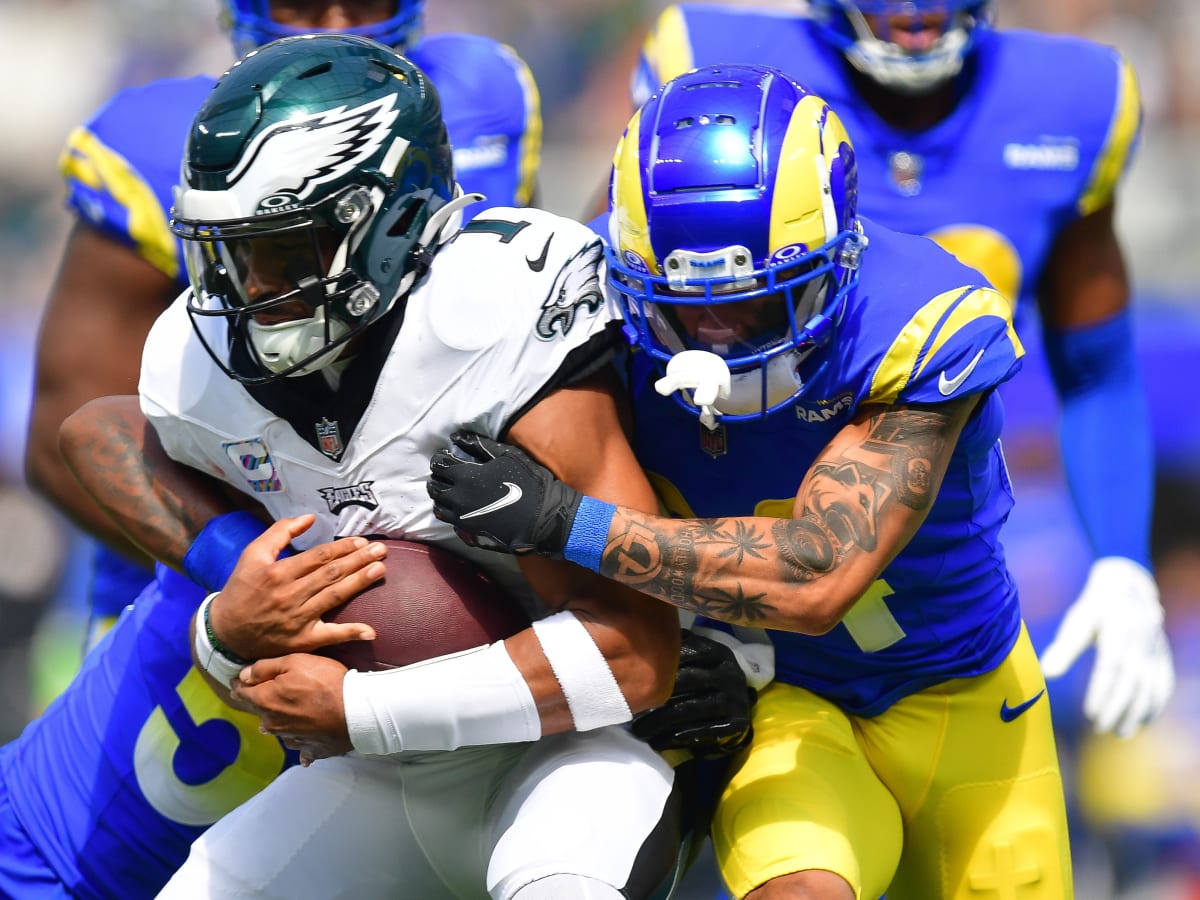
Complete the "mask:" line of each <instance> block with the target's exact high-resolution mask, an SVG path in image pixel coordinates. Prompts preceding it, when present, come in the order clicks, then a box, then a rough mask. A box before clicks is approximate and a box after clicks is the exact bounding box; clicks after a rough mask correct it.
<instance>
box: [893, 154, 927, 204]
mask: <svg viewBox="0 0 1200 900" xmlns="http://www.w3.org/2000/svg"><path fill="white" fill-rule="evenodd" d="M888 164H889V166H890V168H891V170H892V181H893V182H895V184H896V187H897V189H898V190H899V191H900V193H901V195H902V196H905V197H915V196H916V195H917V194H919V193H921V176H922V175H923V174H924V172H925V160H924V159H923V158H922V157H921V156H920V154H917V153H909V152H908V151H907V150H898V151H896V152H895V153H892V154H890V155H889V156H888Z"/></svg>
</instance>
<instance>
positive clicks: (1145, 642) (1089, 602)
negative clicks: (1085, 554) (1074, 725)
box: [1041, 556, 1175, 738]
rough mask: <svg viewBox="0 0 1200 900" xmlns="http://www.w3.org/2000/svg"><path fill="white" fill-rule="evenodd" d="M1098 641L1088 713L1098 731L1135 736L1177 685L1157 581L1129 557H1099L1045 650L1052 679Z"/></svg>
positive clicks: (1085, 705) (1046, 670) (1045, 668)
mask: <svg viewBox="0 0 1200 900" xmlns="http://www.w3.org/2000/svg"><path fill="white" fill-rule="evenodd" d="M1092 644H1095V645H1096V660H1095V664H1094V667H1093V669H1092V678H1091V681H1090V682H1088V688H1087V696H1086V697H1085V698H1084V701H1083V714H1084V715H1085V716H1087V718H1088V720H1089V721H1091V723H1092V726H1093V727H1094V728H1095V729H1096V731H1098V732H1106V731H1115V732H1116V735H1117V737H1122V738H1125V737H1130V736H1132V735H1133V734H1134V733H1135V732H1137V730H1138V729H1139V728H1141V727H1142V726H1143V725H1145V724H1147V723H1148V722H1150V721H1151V720H1153V719H1154V718H1155V717H1156V716H1157V715H1158V714H1159V713H1160V712H1162V709H1163V707H1164V706H1166V704H1167V700H1169V699H1170V697H1171V693H1172V692H1173V691H1174V690H1175V666H1174V663H1173V661H1172V659H1171V647H1170V645H1169V644H1168V643H1167V635H1166V632H1165V631H1164V630H1163V608H1162V604H1160V603H1159V602H1158V587H1157V586H1156V585H1155V583H1154V577H1153V576H1152V575H1151V574H1150V573H1149V572H1148V571H1146V569H1145V567H1143V566H1141V565H1138V564H1137V563H1136V562H1134V561H1133V560H1131V559H1127V558H1125V557H1123V556H1106V557H1103V558H1101V559H1098V560H1096V561H1095V562H1094V563H1093V564H1092V568H1091V570H1090V571H1089V573H1088V579H1087V583H1086V584H1084V586H1083V591H1082V592H1081V593H1080V595H1079V597H1078V598H1077V599H1076V600H1075V602H1074V604H1072V606H1071V608H1070V609H1068V610H1067V612H1066V615H1065V616H1063V620H1062V622H1060V623H1059V626H1058V633H1057V634H1055V636H1054V640H1053V641H1052V642H1051V644H1050V646H1049V647H1047V648H1046V649H1045V651H1044V652H1043V653H1042V658H1041V664H1042V672H1043V673H1044V674H1045V676H1046V677H1047V678H1058V677H1059V676H1060V675H1063V674H1064V673H1065V672H1066V671H1067V670H1068V669H1070V668H1071V666H1072V665H1074V664H1075V661H1076V660H1077V659H1079V657H1080V656H1081V655H1082V654H1083V652H1084V651H1085V650H1086V649H1087V648H1088V647H1090V646H1091V645H1092Z"/></svg>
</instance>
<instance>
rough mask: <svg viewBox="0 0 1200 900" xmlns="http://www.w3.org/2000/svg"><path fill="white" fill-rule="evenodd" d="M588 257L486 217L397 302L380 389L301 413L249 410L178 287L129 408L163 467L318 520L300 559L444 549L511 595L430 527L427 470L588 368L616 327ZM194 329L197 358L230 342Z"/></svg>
mask: <svg viewBox="0 0 1200 900" xmlns="http://www.w3.org/2000/svg"><path fill="white" fill-rule="evenodd" d="M602 260H603V254H602V250H601V246H600V243H599V240H598V239H597V238H596V236H595V234H594V233H592V232H591V231H590V230H589V229H588V228H586V227H585V226H583V225H581V224H579V223H577V222H574V221H572V220H569V219H565V218H562V217H560V216H556V215H553V214H551V213H548V212H544V211H541V210H535V209H520V210H518V209H506V208H499V209H492V210H489V211H488V212H487V213H486V214H484V215H483V216H482V217H480V218H478V219H475V220H474V221H472V222H471V223H470V224H469V225H468V226H467V227H466V228H464V229H463V230H462V231H460V232H459V233H458V234H457V235H456V236H455V237H454V238H453V239H452V240H451V242H449V243H448V244H446V245H444V246H443V247H442V248H440V249H439V251H438V252H437V254H436V255H435V257H434V261H433V264H432V267H431V268H430V271H429V274H428V277H427V278H426V279H425V281H424V282H423V283H422V284H421V285H420V286H419V287H418V288H417V289H416V290H414V291H413V292H412V293H411V294H410V295H409V297H408V301H407V305H406V309H405V311H404V320H403V324H402V325H401V326H400V329H399V331H398V333H397V334H396V337H395V340H394V342H393V344H392V346H391V349H390V351H389V352H388V354H387V357H386V360H385V361H384V362H383V366H382V369H381V370H380V371H379V375H378V378H377V380H375V381H374V383H373V384H367V385H365V386H364V387H363V390H362V394H364V395H367V394H369V396H359V395H358V394H356V393H352V391H353V387H352V385H351V384H350V383H349V382H348V380H347V379H348V377H349V375H350V372H351V371H352V369H350V370H347V372H346V373H344V375H343V381H342V384H341V391H340V394H339V395H338V399H336V400H329V401H327V402H326V403H325V404H322V403H320V402H315V403H313V404H312V405H311V406H309V405H308V404H307V403H306V402H304V401H305V398H304V397H303V395H300V396H298V397H297V396H295V395H298V394H299V392H296V391H291V392H290V393H292V394H293V395H294V396H293V397H292V399H291V403H290V404H287V405H286V407H287V408H286V410H285V412H283V413H280V412H277V411H275V410H277V409H279V407H280V404H278V403H271V401H270V400H269V399H268V400H266V401H264V402H268V403H271V406H272V408H267V407H266V406H264V405H263V404H262V403H261V402H259V400H256V399H255V396H258V397H259V398H260V399H262V398H263V397H264V394H269V393H270V392H269V391H264V392H259V391H257V390H256V389H248V388H246V387H245V386H243V385H242V384H240V383H239V382H237V381H235V380H234V379H232V378H230V377H228V376H226V375H225V374H224V373H223V372H222V371H221V370H220V369H219V368H218V367H217V365H215V364H214V362H213V361H212V359H211V358H210V357H209V355H208V353H207V351H206V350H205V349H204V347H203V345H202V343H201V342H200V340H199V339H198V338H197V336H196V334H195V332H194V330H193V326H192V321H191V318H190V317H189V315H188V312H187V303H188V301H189V299H190V292H185V294H184V295H182V296H181V297H180V298H179V299H177V300H176V301H175V303H174V304H172V306H171V307H170V308H169V309H168V310H167V311H166V312H165V313H164V314H163V315H162V316H161V317H160V318H159V320H158V322H157V323H156V324H155V326H154V328H153V330H152V331H151V332H150V335H149V338H148V340H147V342H146V347H145V350H144V353H143V362H142V374H141V382H140V385H139V389H140V392H141V405H142V410H143V412H144V413H145V414H146V416H147V417H148V418H149V420H150V421H151V422H152V423H153V425H154V428H155V430H156V431H157V432H158V436H159V438H160V440H161V441H162V444H163V447H164V448H165V449H166V452H167V453H168V454H169V455H170V456H171V458H172V459H175V460H177V461H179V462H182V463H185V464H186V465H189V466H192V467H194V468H196V469H199V470H201V471H203V472H205V473H208V474H210V475H214V476H216V477H218V478H220V479H222V480H223V481H226V482H228V483H229V484H231V485H233V486H234V487H236V488H238V489H240V490H242V491H244V492H245V493H247V494H250V495H252V496H253V497H254V499H255V500H257V501H259V502H260V503H261V504H262V505H263V506H264V507H265V508H266V509H267V511H268V512H269V513H270V515H271V517H272V518H276V519H277V518H279V517H282V516H295V515H300V514H302V513H306V512H315V513H316V514H317V522H316V524H315V525H314V526H313V527H312V528H311V529H309V530H308V531H307V532H305V533H304V534H303V535H301V536H300V537H299V538H297V539H296V542H295V543H296V544H297V546H299V547H300V548H301V549H304V548H307V547H310V546H312V545H314V544H317V543H321V542H324V541H328V540H330V539H332V538H334V537H336V536H339V535H350V534H361V535H386V536H390V537H403V538H406V539H408V540H416V541H425V542H430V543H450V544H452V545H453V547H454V549H455V551H456V552H459V553H461V554H463V555H467V556H470V557H471V558H472V559H474V560H475V561H476V562H477V563H479V564H480V565H481V566H483V567H484V568H485V569H486V570H487V571H489V572H490V573H492V574H493V575H494V576H495V577H496V578H497V579H498V580H499V581H500V582H501V583H502V584H504V585H505V586H506V587H507V588H509V589H510V590H514V591H517V592H518V593H522V592H521V590H520V585H521V584H522V582H520V580H519V576H517V575H516V566H515V561H514V560H513V559H512V558H510V557H506V556H503V555H500V554H495V553H487V552H484V551H472V550H471V549H470V548H467V547H466V546H465V545H463V544H462V543H461V541H459V540H458V538H457V537H456V536H455V535H454V532H453V530H452V529H451V528H450V527H449V526H448V525H446V524H444V523H442V522H439V521H438V520H437V519H436V518H434V516H433V504H432V502H431V500H430V499H429V496H428V494H427V492H426V487H425V483H426V479H427V478H428V475H429V460H430V457H431V456H432V454H433V453H434V452H435V451H436V450H438V449H439V448H441V447H445V446H447V445H448V443H449V436H450V434H451V432H453V431H455V430H456V429H459V428H464V427H465V428H470V429H472V430H475V431H478V432H481V433H483V434H486V435H489V436H491V437H499V436H500V435H501V434H502V433H503V432H504V430H505V429H506V428H507V427H508V426H510V425H511V424H512V423H513V422H514V421H515V420H516V419H517V418H518V417H519V416H520V414H521V413H522V412H523V411H524V410H526V409H527V408H528V407H530V406H531V405H533V404H535V403H536V402H537V401H538V400H539V399H541V397H542V396H543V395H544V394H545V393H547V392H548V391H549V390H551V389H553V388H554V387H555V386H557V385H559V384H562V383H564V381H569V380H570V379H571V378H572V376H575V377H577V376H578V375H579V374H581V373H582V372H584V371H586V366H587V365H588V364H589V363H590V364H592V365H594V364H595V362H596V360H597V359H598V358H602V354H603V353H604V352H605V351H606V349H607V348H608V347H610V346H611V345H610V344H609V341H610V340H611V334H612V332H611V330H609V328H608V326H609V325H610V323H612V322H613V321H614V319H615V317H616V313H615V311H614V309H613V308H612V307H611V306H610V304H609V303H608V302H607V301H606V300H605V295H604V292H603V290H602V285H601V278H602V277H603V273H602V271H600V267H601V265H602ZM197 321H198V322H199V324H200V327H201V328H203V329H204V333H205V337H206V339H207V342H208V344H209V346H210V347H213V348H224V347H226V346H227V345H228V341H227V340H226V339H225V329H226V327H227V325H226V321H225V320H224V319H221V318H218V317H209V318H203V317H198V319H197ZM370 327H371V328H383V327H385V326H384V324H383V323H375V324H373V325H372V326H370ZM369 334H370V333H369V332H368V335H369ZM369 339H370V338H369V337H368V340H369ZM223 361H225V362H228V359H227V358H226V359H224V360H223ZM316 377H317V378H320V376H316ZM272 389H273V390H275V391H276V395H277V393H278V391H279V390H280V389H279V388H274V386H272ZM282 390H283V391H284V392H287V391H288V389H287V388H286V387H284V388H283V389H282ZM359 415H360V417H358V418H357V421H355V419H356V416H359ZM285 416H286V417H285Z"/></svg>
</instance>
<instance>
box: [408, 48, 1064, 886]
mask: <svg viewBox="0 0 1200 900" xmlns="http://www.w3.org/2000/svg"><path fill="white" fill-rule="evenodd" d="M857 158H858V154H857V153H856V150H855V148H854V146H853V143H852V136H851V135H848V133H847V132H846V131H845V129H844V128H843V126H842V123H841V121H840V120H839V118H838V116H837V115H836V113H835V112H834V110H833V109H831V108H830V107H829V106H828V105H827V104H826V103H825V101H824V100H823V99H821V98H820V97H817V96H816V95H814V94H811V93H810V92H808V91H807V90H806V89H805V88H803V87H801V86H800V85H798V84H797V83H795V82H793V81H792V80H791V79H789V78H788V77H787V76H785V75H784V74H783V73H782V72H780V71H779V70H777V69H771V68H767V67H763V66H749V65H713V66H704V67H701V68H699V69H697V70H695V71H692V72H689V73H687V74H684V75H681V76H679V77H677V78H676V79H673V80H672V81H670V82H668V83H667V84H666V85H665V86H664V87H663V88H662V89H661V91H660V93H658V94H657V95H655V96H654V97H653V98H652V99H651V100H650V101H649V102H648V103H647V104H646V105H645V106H643V107H642V108H641V110H640V111H639V112H638V113H635V115H634V117H633V119H632V120H631V121H630V123H629V126H628V128H627V129H626V132H625V136H624V138H623V139H622V141H621V143H620V145H619V147H618V148H617V151H616V154H615V156H614V160H613V175H612V212H611V218H610V223H609V233H610V249H609V255H608V262H609V275H608V284H609V288H610V290H611V291H612V292H613V293H614V295H615V296H616V297H617V298H618V299H619V301H620V305H621V307H622V311H623V312H624V315H625V320H626V323H627V325H626V331H627V333H628V334H630V336H631V338H635V339H636V341H637V345H638V347H639V348H640V350H641V351H642V352H641V353H639V354H638V355H636V356H635V357H634V360H633V370H632V377H631V382H630V384H631V391H632V395H633V404H634V434H635V438H634V449H635V451H636V453H637V455H638V461H639V462H640V463H641V464H642V465H643V466H644V467H645V469H646V470H647V472H648V473H650V475H651V478H652V481H653V482H654V483H655V485H656V486H657V488H658V493H659V496H660V497H662V498H663V500H664V502H665V504H666V506H667V507H668V508H669V509H670V511H671V512H672V513H674V515H676V516H678V517H679V518H671V517H667V516H646V515H644V514H642V513H638V512H634V511H630V510H624V509H621V508H620V507H619V506H618V507H615V508H614V507H613V506H612V505H611V504H607V503H600V502H597V501H596V500H595V499H593V498H588V497H582V498H581V497H580V496H579V495H578V494H577V493H575V492H574V491H572V490H570V489H569V488H566V487H565V486H564V485H563V484H562V483H561V482H556V481H555V480H554V479H553V478H552V477H551V476H550V474H549V472H548V471H547V470H546V469H545V468H543V467H541V466H538V465H537V464H536V463H534V462H532V461H531V460H529V459H528V457H526V456H524V455H523V454H522V453H521V452H520V451H519V450H517V449H514V448H507V447H505V446H504V445H502V444H499V443H497V442H495V441H491V440H489V439H488V438H486V437H483V436H479V435H460V436H458V437H457V438H456V440H455V442H454V443H455V446H454V447H453V448H450V449H447V450H445V451H442V452H440V453H438V454H437V455H436V456H435V457H434V460H433V464H432V467H431V476H430V494H431V496H433V498H434V500H435V504H436V506H435V512H436V513H437V515H438V516H439V517H440V518H442V519H443V521H446V522H448V523H449V524H451V525H453V526H455V527H456V529H458V530H459V531H460V533H463V532H467V533H470V534H472V535H475V536H476V537H477V540H478V545H479V546H481V547H490V548H493V549H504V550H508V551H509V552H513V551H517V552H522V551H523V552H526V553H528V552H534V553H542V554H546V555H549V556H551V557H553V558H566V559H568V560H571V561H573V562H576V563H577V564H579V565H580V566H582V567H585V568H588V569H592V570H594V571H598V572H600V573H601V574H604V575H606V576H608V577H609V578H613V579H616V580H617V581H620V582H621V583H623V584H627V585H630V586H632V587H636V588H637V589H638V590H640V591H641V592H642V593H643V594H646V595H648V597H647V601H646V602H655V601H654V600H651V599H650V598H656V600H658V601H665V602H666V603H670V604H673V605H675V606H678V607H680V608H682V609H685V610H688V611H691V612H693V613H696V614H698V615H700V616H703V617H706V619H709V620H711V619H718V620H721V621H723V622H727V623H731V624H732V625H733V626H738V627H735V628H734V629H733V631H735V632H737V633H739V634H746V635H747V636H748V637H749V636H750V635H751V634H757V635H759V636H762V637H765V638H769V640H770V642H771V643H772V644H773V645H774V647H775V660H776V678H775V681H774V682H773V683H772V684H770V685H768V686H767V687H766V688H765V689H764V690H763V691H762V692H761V695H760V697H759V701H758V706H757V707H756V710H755V715H754V734H753V737H752V739H751V741H750V744H749V746H748V747H747V749H746V750H745V751H744V752H742V753H740V754H738V755H737V756H735V757H734V759H733V761H732V767H731V772H730V776H729V779H728V781H727V783H726V786H725V788H724V791H723V793H722V795H721V798H720V800H719V803H718V806H717V810H716V814H715V818H714V822H713V832H712V833H713V843H714V847H715V850H716V856H717V859H718V862H719V864H720V868H721V873H722V876H723V877H724V880H725V882H726V884H727V885H728V886H729V888H730V890H731V892H732V893H733V895H734V896H735V897H739V898H741V897H752V898H766V897H802V896H803V897H821V898H825V900H830V898H838V900H850V898H876V897H879V896H880V895H881V894H883V893H884V892H885V891H886V892H887V895H888V897H889V898H892V900H932V898H952V897H953V898H965V897H967V896H974V895H975V894H976V892H983V893H991V894H993V895H995V896H1010V897H1011V896H1018V895H1019V894H1020V893H1021V892H1022V891H1023V890H1024V889H1025V888H1026V886H1027V885H1034V889H1035V891H1036V892H1037V896H1039V897H1043V898H1047V900H1049V898H1065V897H1070V896H1071V860H1070V854H1069V848H1068V841H1067V821H1066V810H1065V805H1064V801H1063V792H1062V784H1061V780H1060V777H1059V769H1058V762H1057V757H1056V751H1055V743H1054V735H1053V730H1052V726H1051V717H1050V710H1049V704H1048V702H1047V701H1046V699H1045V696H1044V695H1045V692H1046V691H1045V681H1044V679H1043V677H1042V673H1041V670H1040V668H1039V666H1038V662H1037V657H1036V655H1035V653H1034V651H1033V648H1032V645H1031V643H1030V640H1029V637H1028V634H1027V633H1026V631H1025V628H1024V625H1023V623H1022V621H1021V615H1020V610H1019V606H1018V599H1017V588H1016V585H1015V583H1014V580H1013V578H1012V575H1011V573H1010V572H1009V571H1008V569H1007V566H1006V564H1005V561H1004V560H1005V554H1004V549H1003V546H1002V544H1001V541H1000V535H1001V532H1002V526H1003V523H1004V522H1005V521H1006V519H1007V518H1008V513H1009V511H1010V509H1011V508H1012V505H1013V501H1012V491H1011V488H1010V485H1009V482H1008V477H1007V472H1006V470H1005V466H1004V460H1003V455H1002V453H1001V450H1000V445H999V434H1000V430H1001V424H1002V420H1003V416H1002V412H1001V408H1000V407H1001V404H1000V400H999V397H998V396H997V394H996V388H997V387H998V385H1000V384H1001V383H1003V382H1005V381H1007V380H1008V379H1009V378H1011V377H1013V376H1014V374H1015V373H1016V372H1017V371H1018V369H1019V367H1020V358H1021V357H1022V356H1023V354H1024V351H1023V349H1022V347H1021V344H1020V341H1019V340H1018V339H1017V336H1016V333H1015V331H1014V329H1013V326H1012V320H1011V308H1010V306H1009V303H1008V301H1007V300H1006V299H1005V298H1004V297H1003V296H1002V295H1001V294H1000V293H999V292H997V291H996V290H995V289H993V288H992V287H990V286H988V285H987V284H986V282H985V281H984V280H983V279H982V277H981V276H980V275H979V273H978V272H977V271H975V270H974V269H971V268H969V267H967V266H965V265H963V264H962V263H961V262H959V261H958V260H956V259H955V258H954V257H953V256H952V255H951V254H949V253H947V252H946V251H945V250H943V249H942V248H940V247H938V246H937V245H936V244H934V243H933V242H932V241H929V240H926V239H925V238H922V237H918V236H913V235H907V234H901V233H899V232H894V231H891V230H889V229H887V228H885V227H883V226H881V225H879V224H878V223H877V222H874V221H873V220H870V219H868V218H866V217H865V216H862V215H860V214H859V208H858V206H857V185H858V176H857V171H856V164H857ZM506 486H507V495H508V496H509V497H513V498H515V499H514V500H513V501H512V502H510V503H508V504H503V505H502V504H499V503H492V504H491V505H490V506H489V505H487V504H488V503H489V500H490V499H494V498H496V497H498V496H501V495H504V494H505V490H506ZM760 629H766V630H765V632H764V631H761V630H760Z"/></svg>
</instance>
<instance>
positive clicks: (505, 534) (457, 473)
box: [426, 431, 583, 559]
mask: <svg viewBox="0 0 1200 900" xmlns="http://www.w3.org/2000/svg"><path fill="white" fill-rule="evenodd" d="M450 440H451V442H452V446H450V447H446V448H444V449H442V450H439V451H437V452H436V453H435V454H433V458H432V459H431V460H430V461H429V473H430V474H429V480H428V481H427V482H426V488H427V490H428V491H429V496H430V497H432V498H433V514H434V515H435V516H437V517H438V518H439V519H441V520H442V521H443V522H447V523H449V524H450V525H453V526H454V530H455V531H456V532H458V536H459V537H461V538H462V539H463V540H464V541H466V542H467V543H468V544H470V545H471V546H474V547H482V548H484V549H485V550H496V551H498V552H501V553H538V554H541V555H542V556H548V557H550V558H552V559H562V551H563V547H565V546H566V544H567V537H568V536H569V535H570V533H571V525H572V524H573V523H574V522H575V513H576V511H577V510H578V509H579V503H580V501H581V500H582V499H583V494H581V493H579V492H578V491H577V490H575V489H574V488H571V487H568V486H567V485H565V484H563V483H562V482H561V481H559V480H558V479H557V478H555V477H554V475H553V474H552V473H551V472H550V470H549V469H547V468H546V467H545V466H543V465H541V464H540V463H538V462H536V461H535V460H534V459H533V458H532V457H531V456H530V455H529V454H528V453H526V452H525V451H524V450H522V449H520V448H519V447H514V446H512V445H511V444H502V443H500V442H499V441H494V440H492V439H491V438H487V437H484V436H483V435H481V434H475V433H474V432H470V431H456V432H455V433H454V434H452V435H450Z"/></svg>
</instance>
